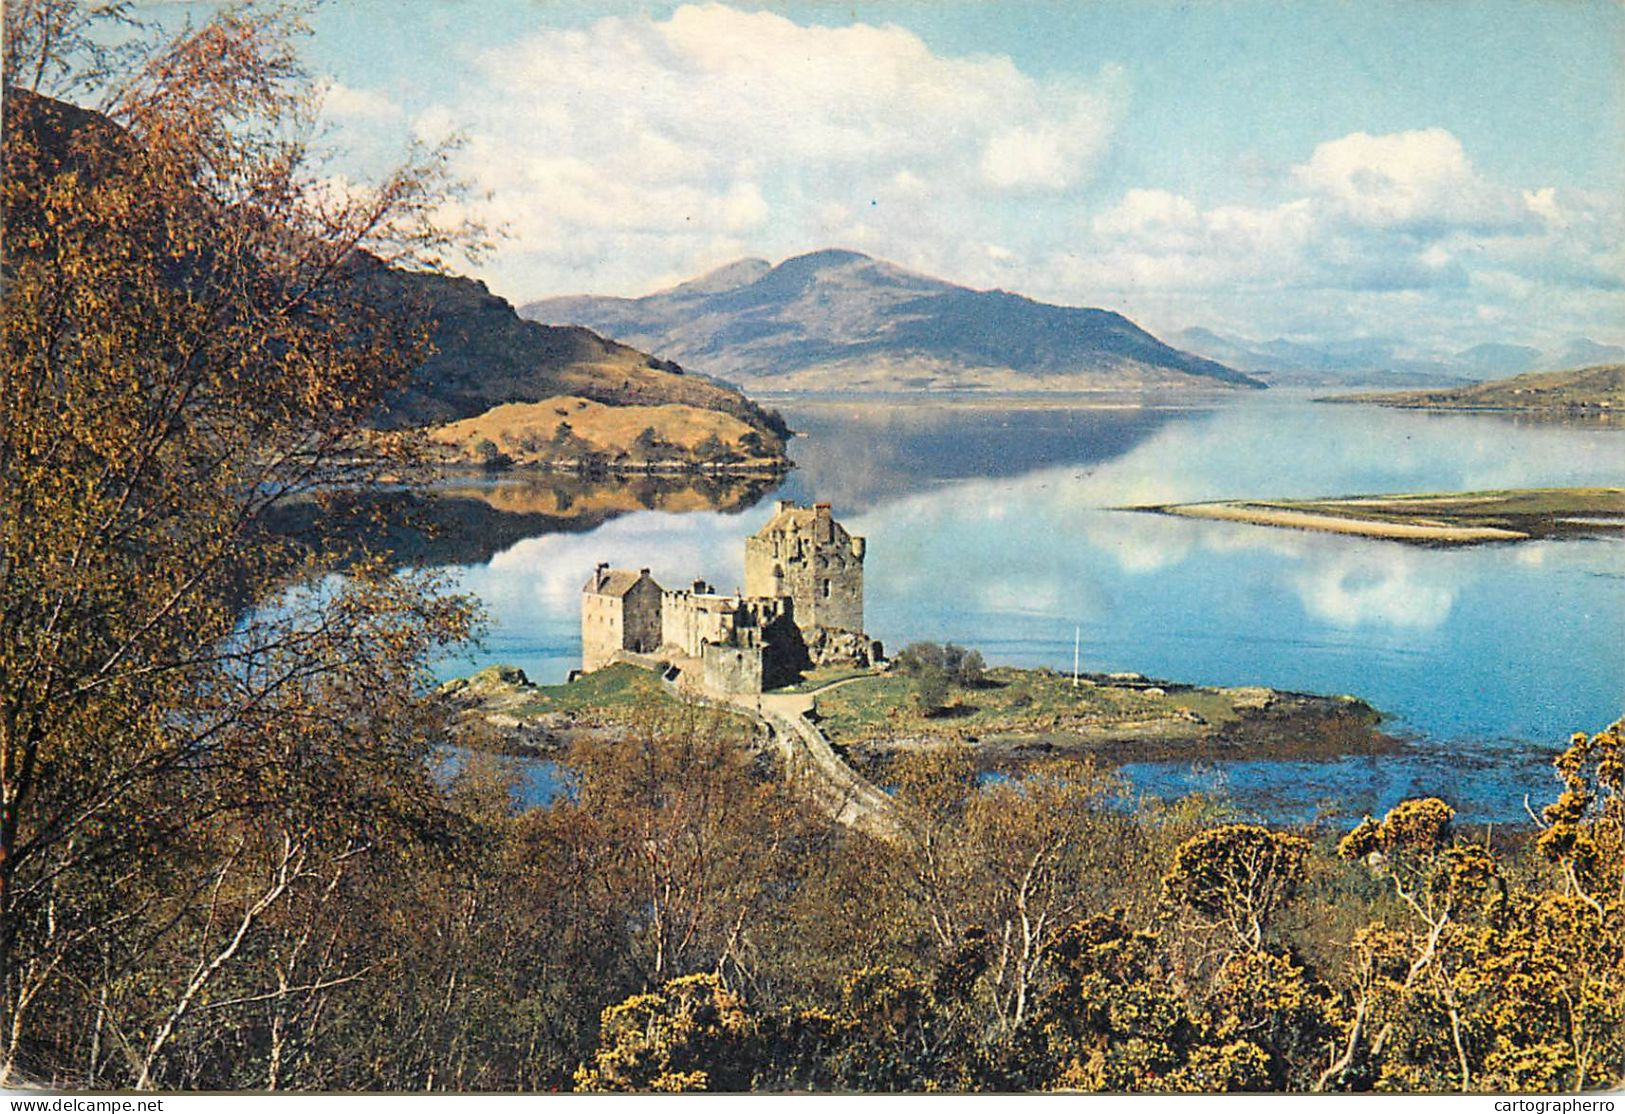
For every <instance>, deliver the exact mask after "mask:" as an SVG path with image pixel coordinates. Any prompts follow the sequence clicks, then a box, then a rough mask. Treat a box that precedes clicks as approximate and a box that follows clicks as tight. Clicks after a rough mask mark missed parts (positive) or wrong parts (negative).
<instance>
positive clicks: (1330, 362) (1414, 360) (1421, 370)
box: [1172, 328, 1625, 387]
mask: <svg viewBox="0 0 1625 1114" xmlns="http://www.w3.org/2000/svg"><path fill="white" fill-rule="evenodd" d="M1172 339H1173V341H1174V343H1176V344H1178V345H1179V346H1180V347H1181V348H1184V349H1186V350H1188V351H1191V352H1196V353H1200V354H1201V355H1203V356H1207V357H1208V358H1209V359H1214V360H1221V361H1223V362H1224V363H1226V364H1228V365H1230V366H1231V367H1234V368H1239V369H1240V370H1242V371H1245V372H1247V373H1248V374H1249V375H1254V376H1257V377H1258V378H1260V379H1264V380H1266V381H1267V382H1269V383H1271V384H1295V385H1308V386H1378V385H1380V386H1389V387H1409V386H1453V385H1462V384H1469V383H1475V382H1478V381H1479V380H1482V379H1489V378H1498V377H1502V376H1507V375H1519V374H1522V373H1523V372H1526V371H1534V370H1536V369H1561V368H1577V367H1589V366H1594V365H1597V364H1606V363H1619V362H1621V361H1625V348H1622V347H1620V346H1619V345H1613V344H1599V343H1597V342H1596V341H1593V340H1590V339H1588V338H1586V337H1575V338H1573V339H1571V340H1569V341H1567V342H1566V343H1564V344H1562V345H1560V346H1557V347H1555V348H1552V349H1540V348H1533V347H1530V346H1527V345H1520V344H1498V343H1488V344H1477V345H1474V346H1472V347H1471V348H1465V349H1461V350H1459V351H1445V352H1417V351H1416V350H1415V349H1414V347H1413V346H1410V345H1407V344H1405V343H1403V342H1402V341H1399V340H1397V339H1394V338H1389V337H1361V338H1357V339H1354V340H1346V341H1323V342H1303V341H1294V340H1288V339H1286V338H1284V337H1277V338H1276V339H1274V340H1265V341H1260V340H1250V339H1246V338H1243V337H1238V336H1233V335H1228V334H1224V333H1219V332H1215V331H1213V330H1211V329H1203V328H1190V329H1184V330H1181V331H1180V332H1178V333H1175V334H1173V337H1172Z"/></svg>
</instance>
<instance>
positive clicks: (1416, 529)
mask: <svg viewBox="0 0 1625 1114" xmlns="http://www.w3.org/2000/svg"><path fill="white" fill-rule="evenodd" d="M1131 509H1133V510H1145V511H1150V512H1152V513H1155V514H1166V515H1173V516H1175V517H1178V518H1203V519H1209V520H1212V521H1218V522H1245V523H1249V524H1251V525H1254V526H1276V527H1280V528H1283V529H1288V530H1309V531H1313V532H1315V533H1321V534H1349V535H1353V536H1355V537H1362V538H1380V539H1383V540H1386V541H1409V542H1431V543H1434V544H1438V545H1476V544H1478V543H1480V542H1489V541H1526V540H1528V538H1529V536H1530V535H1528V534H1525V533H1521V532H1519V531H1516V530H1503V529H1500V528H1498V527H1493V526H1484V527H1465V526H1444V525H1425V524H1422V523H1404V522H1380V521H1376V520H1372V519H1360V518H1340V517H1338V516H1337V515H1331V514H1317V513H1315V512H1312V511H1297V510H1291V509H1287V508H1281V507H1278V506H1274V505H1270V504H1257V503H1239V502H1238V503H1183V504H1179V503H1175V504H1169V505H1167V506H1161V507H1134V508H1131Z"/></svg>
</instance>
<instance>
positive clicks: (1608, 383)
mask: <svg viewBox="0 0 1625 1114" xmlns="http://www.w3.org/2000/svg"><path fill="white" fill-rule="evenodd" d="M1319 401H1321V402H1368V403H1371V404H1372V405H1374V406H1391V407H1396V408H1399V409H1406V410H1489V411H1512V412H1519V413H1539V414H1553V415H1568V416H1592V417H1612V416H1614V415H1616V414H1620V413H1625V364H1598V365H1596V366H1594V367H1584V368H1578V369H1573V370H1569V371H1533V372H1528V373H1527V374H1524V375H1514V376H1512V377H1511V378H1508V379H1492V380H1489V381H1487V382H1484V383H1473V384H1471V385H1469V386H1465V387H1452V388H1449V389H1444V390H1423V391H1384V392H1376V393H1370V394H1357V395H1337V396H1335V397H1332V398H1324V399H1320V400H1319Z"/></svg>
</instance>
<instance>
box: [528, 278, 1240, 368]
mask: <svg viewBox="0 0 1625 1114" xmlns="http://www.w3.org/2000/svg"><path fill="white" fill-rule="evenodd" d="M522 312H523V313H524V315H525V316H526V317H528V318H531V319H532V320H536V321H545V322H552V323H555V324H561V325H563V324H576V325H585V326H587V327H589V328H592V329H596V330H599V331H600V332H603V333H605V334H607V335H609V336H613V337H615V338H617V339H618V340H621V341H623V342H625V343H627V344H633V345H636V346H638V347H640V348H646V349H648V350H649V351H652V352H655V353H657V354H659V355H661V356H663V357H667V358H670V359H676V360H680V361H682V362H683V363H684V364H686V365H688V366H690V367H696V368H700V369H703V370H704V371H706V372H709V373H711V374H713V375H718V376H722V377H724V378H727V379H729V380H732V381H735V382H740V383H743V384H745V385H747V386H749V387H751V388H753V389H757V390H762V389H799V390H843V391H891V390H911V389H921V388H992V389H1006V390H1008V389H1016V390H1045V389H1054V390H1068V389H1070V390H1101V389H1141V388H1185V389H1189V388H1215V387H1238V386H1240V387H1260V386H1263V384H1262V383H1260V382H1258V381H1257V380H1255V379H1252V378H1250V377H1248V376H1245V375H1242V374H1240V373H1238V372H1235V371H1233V370H1231V369H1230V368H1228V367H1225V366H1224V365H1222V364H1220V363H1217V362H1215V361H1213V360H1209V359H1204V358H1202V357H1199V356H1193V355H1191V354H1190V353H1188V352H1182V351H1179V350H1178V349H1175V348H1172V347H1170V346H1169V345H1166V344H1164V343H1162V342H1161V341H1160V340H1158V339H1157V338H1156V337H1154V336H1152V335H1151V334H1150V333H1148V332H1146V331H1145V330H1144V329H1142V328H1140V327H1139V326H1138V325H1136V324H1134V322H1132V321H1130V320H1128V318H1126V317H1123V316H1122V315H1121V314H1117V313H1112V312H1110V311H1108V310H1101V309H1078V308H1072V307H1067V306H1054V305H1047V304H1045V303H1043V302H1035V301H1033V300H1032V299H1030V298H1024V297H1021V296H1020V295H1017V294H1010V293H1006V292H1005V291H1002V290H970V289H967V288H965V287H962V286H955V285H953V284H952V283H948V282H943V281H941V280H940V279H934V278H928V277H926V276H924V275H918V274H914V273H912V272H910V271H905V270H903V269H902V268H900V267H896V266H893V265H892V264H890V263H886V262H883V261H881V260H878V259H871V258H870V257H868V256H866V255H861V254H858V253H857V252H850V251H820V252H814V253H812V254H810V255H802V256H797V257H795V258H793V259H787V260H785V261H784V262H783V263H780V264H779V265H778V266H776V267H775V266H771V265H770V264H768V263H767V262H765V261H764V260H760V259H745V260H740V261H739V262H736V263H732V264H729V265H728V266H726V267H723V268H721V269H719V270H716V271H712V272H711V273H709V274H707V275H704V276H701V277H700V278H697V279H694V280H692V281H690V282H686V283H683V284H682V285H680V286H675V287H672V288H671V289H669V290H664V291H661V292H659V293H657V294H651V295H649V296H647V297H644V298H599V297H591V296H583V297H569V298H551V299H547V300H544V301H540V302H532V303H530V304H529V305H527V306H525V307H524V309H523V311H522Z"/></svg>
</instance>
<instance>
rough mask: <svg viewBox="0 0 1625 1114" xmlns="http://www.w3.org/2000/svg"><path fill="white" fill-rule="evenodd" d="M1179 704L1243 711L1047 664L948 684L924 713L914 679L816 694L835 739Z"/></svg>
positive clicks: (1160, 711)
mask: <svg viewBox="0 0 1625 1114" xmlns="http://www.w3.org/2000/svg"><path fill="white" fill-rule="evenodd" d="M1181 709H1185V710H1188V711H1190V712H1193V713H1195V714H1196V715H1198V716H1200V717H1202V718H1203V719H1204V720H1206V721H1208V722H1209V723H1220V722H1224V721H1228V720H1234V719H1237V718H1239V716H1238V713H1237V711H1236V708H1235V702H1234V700H1233V699H1232V698H1231V697H1230V696H1227V695H1226V694H1224V693H1223V692H1218V691H1214V690H1207V689H1191V690H1183V691H1174V692H1169V693H1167V694H1165V695H1161V696H1159V695H1156V694H1154V693H1148V692H1146V691H1144V690H1143V689H1136V688H1130V687H1124V686H1118V685H1112V684H1097V683H1094V682H1091V681H1083V682H1081V683H1080V684H1078V685H1077V686H1076V687H1074V686H1073V684H1072V678H1071V677H1070V676H1068V675H1066V674H1062V673H1056V672H1054V671H1052V670H1047V669H1011V668H1005V667H1000V668H996V669H990V670H988V672H987V678H986V682H985V683H984V684H983V685H981V686H978V687H975V688H961V687H958V686H955V687H953V688H952V689H950V690H949V694H948V700H947V707H946V708H945V709H944V710H943V711H941V712H938V713H936V714H934V715H931V716H926V715H923V714H922V713H921V712H920V710H919V709H918V708H916V707H915V704H914V680H913V678H911V677H906V676H901V675H890V674H888V675H886V676H881V677H871V678H868V679H866V680H862V681H855V682H853V683H852V684H850V685H843V686H841V687H840V688H838V689H835V690H834V691H833V692H830V693H828V694H826V695H824V696H820V697H819V698H818V706H817V711H818V715H819V717H820V720H821V724H820V726H821V727H822V728H823V730H824V731H825V732H826V733H827V734H828V735H829V737H830V738H831V739H835V740H839V741H843V742H853V741H857V740H859V739H869V738H878V737H883V736H888V735H906V734H912V733H931V734H939V735H940V734H944V733H947V734H959V735H986V734H1028V733H1031V734H1042V733H1044V732H1046V731H1053V730H1065V729H1067V728H1069V727H1074V728H1075V727H1085V726H1092V727H1109V726H1111V725H1113V724H1119V723H1128V722H1136V721H1145V720H1158V719H1164V718H1167V717H1171V716H1175V715H1178V714H1179V712H1180V710H1181Z"/></svg>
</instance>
